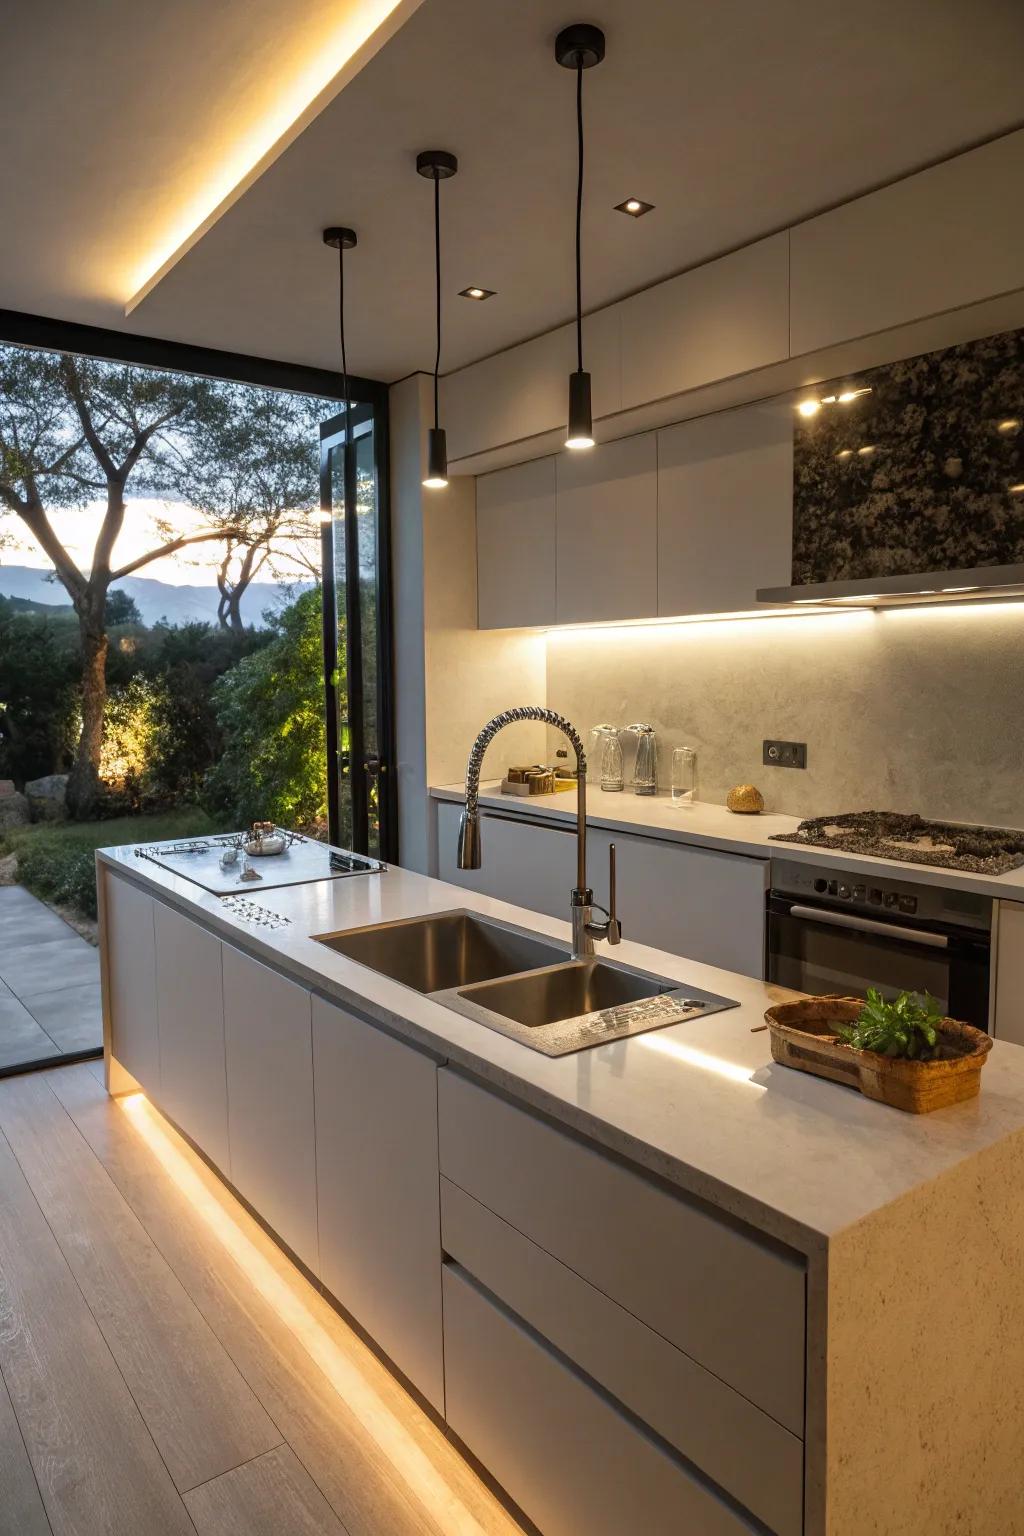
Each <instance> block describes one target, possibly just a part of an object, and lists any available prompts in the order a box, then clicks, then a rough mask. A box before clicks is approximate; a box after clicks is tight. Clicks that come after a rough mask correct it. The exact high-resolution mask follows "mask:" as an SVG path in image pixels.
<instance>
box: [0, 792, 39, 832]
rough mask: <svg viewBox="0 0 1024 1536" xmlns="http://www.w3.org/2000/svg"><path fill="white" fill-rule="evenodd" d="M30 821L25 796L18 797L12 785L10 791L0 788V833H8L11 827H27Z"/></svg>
mask: <svg viewBox="0 0 1024 1536" xmlns="http://www.w3.org/2000/svg"><path fill="white" fill-rule="evenodd" d="M31 820H32V817H31V815H30V813H29V808H28V801H27V800H26V799H25V796H24V795H19V794H18V791H17V790H16V789H15V788H14V786H13V785H12V786H11V788H10V790H5V789H3V787H2V786H0V832H9V831H10V830H11V828H12V827H24V826H27V825H28V823H29V822H30V821H31Z"/></svg>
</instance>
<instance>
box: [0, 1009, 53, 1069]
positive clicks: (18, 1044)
mask: <svg viewBox="0 0 1024 1536" xmlns="http://www.w3.org/2000/svg"><path fill="white" fill-rule="evenodd" d="M60 1054H61V1048H60V1047H59V1046H57V1045H55V1044H54V1042H53V1041H52V1040H51V1039H50V1037H49V1035H48V1034H47V1033H46V1031H45V1030H44V1029H41V1028H40V1026H39V1024H38V1023H37V1022H36V1020H35V1019H34V1018H33V1017H32V1015H31V1014H30V1013H29V1011H28V1009H27V1008H25V1007H24V1006H23V1005H22V1004H21V1003H19V1002H18V1000H17V998H15V997H11V996H10V994H8V995H7V996H3V995H0V1072H2V1071H3V1070H4V1068H5V1067H20V1066H23V1065H24V1064H25V1062H28V1061H45V1060H49V1059H50V1058H52V1057H54V1056H60Z"/></svg>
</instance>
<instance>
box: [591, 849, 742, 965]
mask: <svg viewBox="0 0 1024 1536" xmlns="http://www.w3.org/2000/svg"><path fill="white" fill-rule="evenodd" d="M609 843H614V844H615V850H616V855H617V858H618V903H619V919H620V921H621V923H622V931H623V934H624V935H625V937H626V938H627V939H634V940H636V942H637V943H638V944H650V945H651V946H652V948H654V949H664V950H667V951H668V953H669V954H671V955H685V956H686V958H687V959H688V960H700V961H701V962H702V963H703V964H704V965H717V966H720V967H721V968H722V970H724V971H739V972H740V974H741V975H743V976H755V977H757V978H758V979H759V980H761V979H763V977H764V923H765V891H766V889H767V881H768V863H767V860H764V859H750V858H744V857H743V856H741V855H739V854H734V853H718V852H717V851H715V850H713V849H704V848H688V847H686V846H685V845H684V844H682V843H663V842H659V841H658V839H657V838H653V837H631V836H629V835H628V834H624V833H621V832H606V831H605V830H604V829H598V830H592V831H591V833H590V837H589V848H590V858H591V865H590V867H591V869H592V871H593V875H592V881H591V883H592V885H593V886H594V891H595V894H596V896H597V899H598V901H600V902H603V903H605V904H607V895H608V855H607V849H608V844H609Z"/></svg>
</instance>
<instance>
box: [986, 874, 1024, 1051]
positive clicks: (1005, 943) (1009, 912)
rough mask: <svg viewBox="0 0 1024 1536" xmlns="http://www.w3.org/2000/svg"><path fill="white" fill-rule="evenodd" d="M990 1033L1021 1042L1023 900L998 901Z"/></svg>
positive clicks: (1023, 1033) (1023, 1034) (1023, 1017)
mask: <svg viewBox="0 0 1024 1536" xmlns="http://www.w3.org/2000/svg"><path fill="white" fill-rule="evenodd" d="M994 988H995V993H994V1011H993V1021H992V1033H993V1034H994V1035H995V1037H996V1039H997V1040H1010V1041H1012V1043H1013V1044H1014V1045H1024V903H1022V902H1019V901H1000V902H999V907H998V916H997V918H996V973H995V978H994Z"/></svg>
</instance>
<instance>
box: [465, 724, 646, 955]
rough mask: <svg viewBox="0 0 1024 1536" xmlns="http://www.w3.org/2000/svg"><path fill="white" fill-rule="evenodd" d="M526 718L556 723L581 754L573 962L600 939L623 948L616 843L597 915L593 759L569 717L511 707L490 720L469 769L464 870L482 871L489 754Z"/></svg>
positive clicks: (578, 764) (578, 762)
mask: <svg viewBox="0 0 1024 1536" xmlns="http://www.w3.org/2000/svg"><path fill="white" fill-rule="evenodd" d="M520 720H538V721H540V722H541V724H543V725H553V726H554V727H555V729H556V730H559V731H561V732H562V735H563V736H565V738H566V739H567V741H568V742H569V745H570V746H571V747H572V749H573V751H574V752H575V754H576V885H575V888H574V889H573V892H572V895H571V897H570V903H571V916H572V958H573V959H574V960H581V959H582V958H583V957H584V956H585V955H592V954H593V953H594V940H595V939H607V940H608V943H609V944H618V942H619V940H620V938H621V937H622V930H621V928H620V925H619V921H618V917H617V916H616V902H615V844H614V843H613V844H612V845H611V848H610V849H609V897H608V905H609V911H608V912H605V921H604V922H600V921H598V920H597V919H595V917H594V911H595V907H596V910H597V911H599V912H604V910H605V909H604V908H603V907H600V906H596V903H595V902H594V893H593V891H592V890H591V889H590V887H589V886H588V885H587V755H586V752H585V751H584V750H583V742H582V741H581V739H580V735H579V732H578V731H577V730H576V728H575V726H573V725H572V724H571V722H570V721H568V720H566V719H565V717H564V716H563V715H559V714H556V713H555V711H554V710H553V709H545V708H543V707H542V706H541V705H538V704H526V705H523V706H521V707H517V708H516V709H506V710H503V712H502V713H501V714H500V715H495V716H494V719H493V720H488V722H487V724H486V725H485V726H484V728H483V730H482V731H481V732H480V734H479V735H478V736H477V738H476V741H475V742H474V743H473V748H472V751H471V752H470V754H469V763H468V765H467V767H466V809H465V810H464V811H463V813H462V819H461V822H460V824H459V852H458V866H459V868H460V869H479V868H480V865H481V862H482V859H481V848H480V806H479V799H480V770H481V768H482V766H483V761H484V753H485V752H486V751H487V748H488V747H489V746H490V744H491V742H492V741H493V740H494V738H495V736H497V734H498V732H499V731H500V730H503V729H504V728H505V726H506V725H515V724H517V723H518V722H519V721H520Z"/></svg>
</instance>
